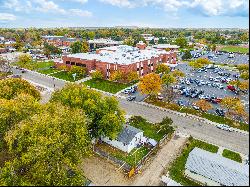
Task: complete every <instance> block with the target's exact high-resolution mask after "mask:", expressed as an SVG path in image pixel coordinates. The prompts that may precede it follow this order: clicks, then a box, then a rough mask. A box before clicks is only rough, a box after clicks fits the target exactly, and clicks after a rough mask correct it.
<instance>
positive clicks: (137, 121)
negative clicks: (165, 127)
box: [129, 116, 171, 142]
mask: <svg viewBox="0 0 250 187" xmlns="http://www.w3.org/2000/svg"><path fill="white" fill-rule="evenodd" d="M129 124H130V125H131V126H133V127H135V128H138V129H141V130H142V131H143V134H144V136H146V137H148V138H151V139H154V140H156V141H158V142H159V141H160V140H161V139H162V138H163V137H164V136H165V135H166V132H165V131H159V126H157V124H153V123H150V122H148V121H147V120H146V119H144V118H142V117H141V116H133V117H132V118H130V120H129ZM169 133H171V132H169Z"/></svg>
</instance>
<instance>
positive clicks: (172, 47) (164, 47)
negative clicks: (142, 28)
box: [153, 44, 180, 49]
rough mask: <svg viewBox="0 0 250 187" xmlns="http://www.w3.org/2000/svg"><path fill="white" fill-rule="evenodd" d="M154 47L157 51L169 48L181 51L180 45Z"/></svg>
mask: <svg viewBox="0 0 250 187" xmlns="http://www.w3.org/2000/svg"><path fill="white" fill-rule="evenodd" d="M153 47H154V48H156V49H167V48H170V49H179V48H180V46H178V45H171V44H158V45H154V46H153Z"/></svg>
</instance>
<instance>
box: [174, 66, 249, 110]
mask: <svg viewBox="0 0 250 187" xmlns="http://www.w3.org/2000/svg"><path fill="white" fill-rule="evenodd" d="M177 69H179V70H181V71H183V72H185V74H186V77H185V78H184V79H183V80H182V81H181V82H182V83H181V82H179V83H178V85H179V87H183V88H184V87H185V89H187V90H188V89H189V90H192V89H193V90H195V89H196V90H197V91H200V90H201V91H202V92H203V93H202V94H200V95H199V96H197V97H194V98H192V97H191V95H192V94H190V95H188V96H186V95H185V94H184V95H181V91H180V90H179V91H177V90H178V89H177V90H176V91H177V92H178V93H179V94H178V96H177V97H178V98H177V99H176V100H175V102H177V103H178V101H179V100H181V101H182V102H183V104H184V106H192V103H193V102H194V101H196V100H198V99H199V97H203V96H204V97H209V98H211V97H214V98H221V99H222V98H224V97H226V96H231V97H234V96H237V97H240V99H241V100H242V102H243V103H244V105H245V107H246V111H249V98H248V93H246V94H242V93H241V94H240V95H237V94H236V93H235V92H233V91H231V90H229V89H228V88H227V85H228V84H227V83H226V82H224V83H222V81H221V80H222V79H223V77H224V76H220V75H219V74H218V72H223V73H230V76H228V77H225V78H224V79H229V80H230V79H231V80H233V79H235V77H234V75H237V72H233V71H228V70H224V69H216V70H215V69H207V70H205V71H194V70H192V68H191V67H190V66H189V65H187V64H179V65H178V66H177ZM215 72H216V73H215ZM190 78H191V79H192V80H198V82H199V84H197V83H196V81H191V82H192V83H191V82H190V81H189V80H190ZM211 78H213V79H211ZM201 83H202V84H201ZM248 92H249V91H248ZM211 103H212V102H211ZM212 105H213V106H214V108H213V110H211V111H209V112H210V113H215V109H216V108H220V107H219V104H215V103H212Z"/></svg>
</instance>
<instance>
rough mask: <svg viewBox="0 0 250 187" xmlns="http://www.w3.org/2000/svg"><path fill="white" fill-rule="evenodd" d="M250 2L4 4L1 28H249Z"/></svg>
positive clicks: (11, 0)
mask: <svg viewBox="0 0 250 187" xmlns="http://www.w3.org/2000/svg"><path fill="white" fill-rule="evenodd" d="M248 21H249V0H0V27H4V28H5V27H10V28H13V27H14V28H19V27H22V28H23V27H25V28H26V27H113V26H138V27H152V28H247V29H248V28H249V23H248Z"/></svg>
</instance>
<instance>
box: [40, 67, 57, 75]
mask: <svg viewBox="0 0 250 187" xmlns="http://www.w3.org/2000/svg"><path fill="white" fill-rule="evenodd" d="M38 72H39V73H42V74H46V75H48V74H51V73H56V72H59V70H56V69H52V68H50V69H44V70H38Z"/></svg>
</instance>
